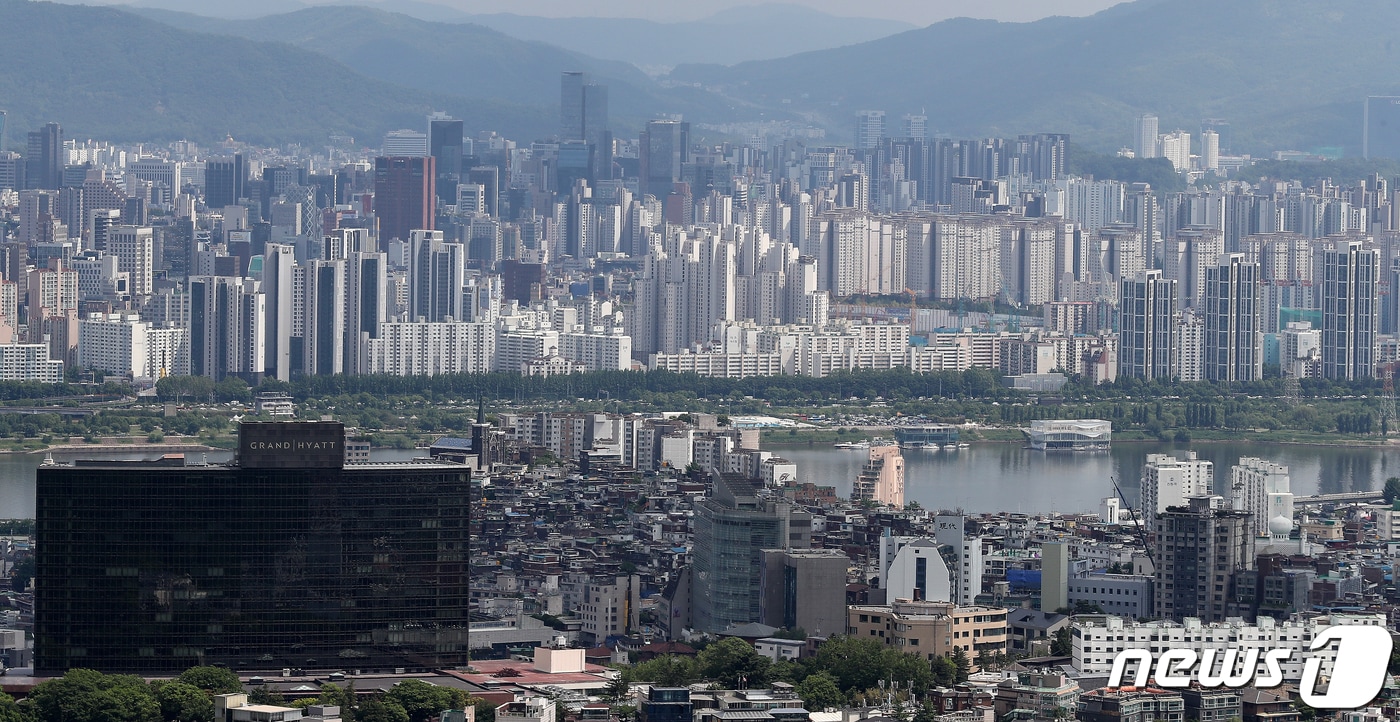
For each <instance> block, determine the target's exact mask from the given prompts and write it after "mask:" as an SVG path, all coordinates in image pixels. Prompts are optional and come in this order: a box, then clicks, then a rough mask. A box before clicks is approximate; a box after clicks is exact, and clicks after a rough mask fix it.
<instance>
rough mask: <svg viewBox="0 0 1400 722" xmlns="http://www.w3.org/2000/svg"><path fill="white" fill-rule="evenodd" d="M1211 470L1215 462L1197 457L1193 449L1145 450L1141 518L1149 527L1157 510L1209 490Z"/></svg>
mask: <svg viewBox="0 0 1400 722" xmlns="http://www.w3.org/2000/svg"><path fill="white" fill-rule="evenodd" d="M1214 474H1215V464H1214V463H1213V462H1210V461H1207V460H1205V459H1198V458H1196V452H1194V451H1186V452H1182V453H1181V454H1180V455H1177V456H1173V455H1172V454H1148V455H1147V462H1146V463H1145V464H1143V467H1142V484H1141V487H1142V518H1143V522H1144V523H1145V524H1147V526H1148V528H1151V526H1152V524H1153V521H1154V520H1155V519H1156V518H1157V515H1158V514H1161V513H1163V512H1165V511H1166V510H1167V509H1169V508H1171V507H1174V506H1183V505H1185V504H1186V503H1187V501H1189V500H1190V499H1191V498H1193V497H1197V496H1205V495H1207V494H1209V493H1210V489H1211V480H1212V478H1213V477H1214Z"/></svg>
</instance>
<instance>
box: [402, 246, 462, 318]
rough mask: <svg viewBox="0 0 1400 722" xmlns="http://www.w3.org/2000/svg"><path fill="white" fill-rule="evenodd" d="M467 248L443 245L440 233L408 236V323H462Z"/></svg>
mask: <svg viewBox="0 0 1400 722" xmlns="http://www.w3.org/2000/svg"><path fill="white" fill-rule="evenodd" d="M466 253H467V249H466V247H465V246H463V245H462V244H460V243H445V242H443V238H442V231H417V230H416V231H413V232H412V233H410V234H409V272H408V293H409V309H408V317H409V320H410V321H428V322H441V321H464V320H466V310H465V309H464V308H463V306H462V289H463V288H464V287H465V286H466V258H467V257H466Z"/></svg>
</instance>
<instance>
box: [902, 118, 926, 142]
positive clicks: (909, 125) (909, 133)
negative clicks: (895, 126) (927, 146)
mask: <svg viewBox="0 0 1400 722" xmlns="http://www.w3.org/2000/svg"><path fill="white" fill-rule="evenodd" d="M899 137H901V138H913V139H915V140H923V139H925V138H927V137H928V116H927V115H924V114H923V113H905V114H904V115H903V116H902V117H900V119H899Z"/></svg>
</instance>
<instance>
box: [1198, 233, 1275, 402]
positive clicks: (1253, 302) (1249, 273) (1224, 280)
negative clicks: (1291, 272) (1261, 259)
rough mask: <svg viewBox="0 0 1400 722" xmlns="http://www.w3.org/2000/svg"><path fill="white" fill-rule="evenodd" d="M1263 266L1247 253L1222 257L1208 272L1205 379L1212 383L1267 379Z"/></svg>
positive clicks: (1205, 308)
mask: <svg viewBox="0 0 1400 722" xmlns="http://www.w3.org/2000/svg"><path fill="white" fill-rule="evenodd" d="M1259 297H1260V292H1259V264H1257V263H1246V262H1245V255H1244V254H1243V253H1231V254H1229V255H1223V256H1221V257H1220V263H1219V265H1216V266H1214V267H1211V268H1208V269H1206V293H1205V307H1204V311H1205V313H1204V315H1205V333H1206V337H1205V363H1204V371H1205V377H1206V380H1208V381H1226V382H1230V381H1256V380H1258V379H1261V378H1263V376H1264V334H1263V332H1262V329H1261V328H1260V325H1261V310H1262V309H1260V298H1259Z"/></svg>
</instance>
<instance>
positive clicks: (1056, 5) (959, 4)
mask: <svg viewBox="0 0 1400 722" xmlns="http://www.w3.org/2000/svg"><path fill="white" fill-rule="evenodd" d="M786 1H787V2H792V3H794V4H799V5H806V6H808V7H811V8H815V9H817V10H821V11H823V12H827V13H831V14H832V15H844V16H864V17H881V18H891V19H895V20H903V21H905V22H909V23H914V24H916V25H928V24H930V23H935V22H938V21H939V20H944V19H947V18H950V17H960V16H967V17H976V18H990V19H994V20H1036V19H1039V18H1043V17H1046V16H1048V15H1090V14H1092V13H1096V12H1098V11H1100V10H1102V9H1104V8H1106V7H1109V6H1111V5H1116V4H1118V3H1119V2H1121V0H864V2H850V1H849V0H786ZM440 4H444V5H453V6H456V7H459V8H461V9H463V10H468V11H470V12H513V13H518V14H521V15H550V16H570V15H610V16H621V17H645V18H650V19H652V20H662V21H664V20H689V19H694V18H699V17H704V16H706V15H709V14H711V13H713V12H715V11H716V10H721V9H724V8H727V7H734V6H738V5H753V4H757V3H755V2H742V1H739V2H735V1H734V0H607V1H606V2H598V3H590V4H584V5H580V3H579V2H577V0H511V1H510V2H502V1H501V0H442V1H441V2H440ZM583 8H586V10H583V11H582V12H581V10H582V9H583Z"/></svg>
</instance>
